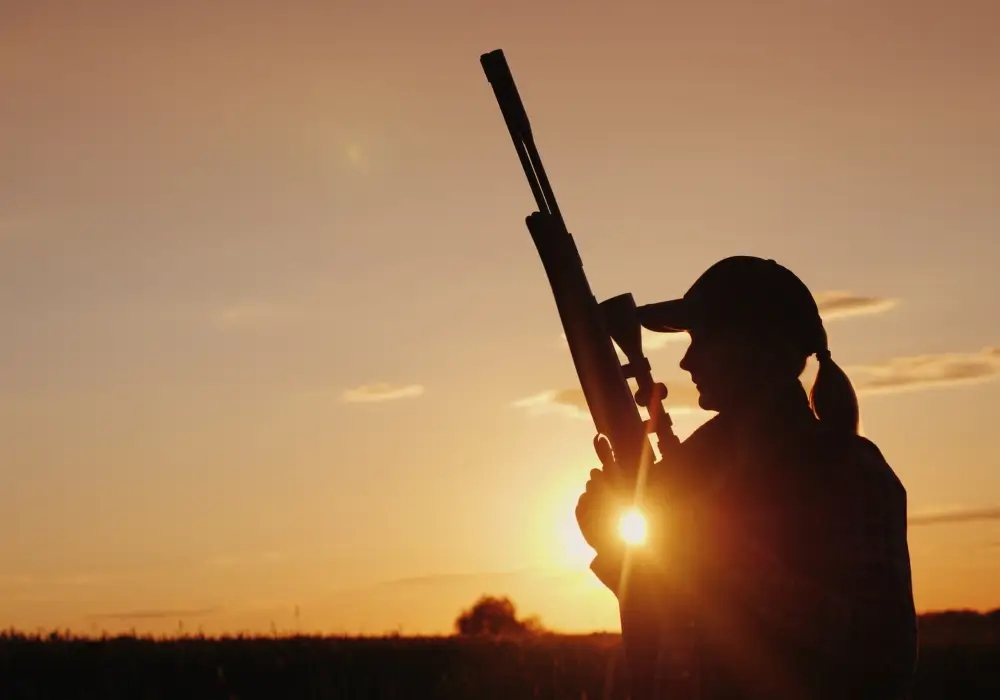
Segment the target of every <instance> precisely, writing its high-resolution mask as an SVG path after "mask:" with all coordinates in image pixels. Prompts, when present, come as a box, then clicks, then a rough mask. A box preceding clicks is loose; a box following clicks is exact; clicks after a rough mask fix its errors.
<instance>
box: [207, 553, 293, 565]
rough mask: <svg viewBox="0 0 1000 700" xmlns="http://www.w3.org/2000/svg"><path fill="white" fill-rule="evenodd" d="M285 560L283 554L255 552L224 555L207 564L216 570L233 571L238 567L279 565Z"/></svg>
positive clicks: (210, 560) (212, 559)
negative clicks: (232, 569)
mask: <svg viewBox="0 0 1000 700" xmlns="http://www.w3.org/2000/svg"><path fill="white" fill-rule="evenodd" d="M284 559H285V554H284V553H283V552H255V553H252V554H223V555H219V556H216V557H213V558H211V559H209V560H208V561H206V562H205V566H207V567H209V568H214V569H231V568H233V567H237V566H254V565H269V564H277V563H279V562H281V561H283V560H284Z"/></svg>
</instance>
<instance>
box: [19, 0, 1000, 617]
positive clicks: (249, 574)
mask: <svg viewBox="0 0 1000 700" xmlns="http://www.w3.org/2000/svg"><path fill="white" fill-rule="evenodd" d="M137 7H138V6H137V5H136V4H135V3H131V2H124V0H122V1H120V2H95V3H87V4H86V7H84V6H83V5H79V6H78V7H77V6H72V7H71V6H69V5H68V4H66V3H54V2H46V1H44V0H42V1H39V0H35V1H33V2H30V3H29V2H7V3H3V5H2V6H0V90H2V94H3V95H4V100H3V102H2V103H0V153H2V158H0V319H2V323H3V324H4V328H3V334H2V338H3V342H2V343H0V444H2V445H3V451H2V462H0V529H2V531H3V532H5V533H7V536H6V537H4V538H3V539H2V540H0V626H9V625H14V626H18V627H22V628H27V629H35V628H37V627H54V626H59V627H63V628H65V627H69V628H71V629H75V630H78V631H82V632H87V631H97V630H101V629H107V630H109V631H115V630H120V629H128V628H132V627H134V628H136V629H138V630H143V631H154V632H162V631H175V630H177V629H178V627H179V622H180V623H181V624H183V625H184V628H185V629H188V630H194V629H196V628H198V627H202V628H203V629H204V630H205V631H206V632H219V631H234V630H238V629H251V630H258V631H266V630H268V629H270V626H271V624H272V622H273V623H274V624H275V625H276V626H277V627H278V628H279V629H292V628H293V627H295V626H299V627H300V628H301V629H307V630H315V631H319V630H323V631H338V632H369V633H371V632H380V631H385V630H392V629H402V630H403V631H404V632H411V633H415V632H439V631H445V630H447V629H449V627H450V624H451V621H452V620H453V619H454V617H455V615H456V614H457V613H458V612H459V610H460V609H461V608H462V607H464V606H466V605H468V604H469V603H471V602H472V600H473V599H474V598H475V597H476V596H477V595H478V594H480V593H484V592H485V593H498V594H510V595H511V596H512V597H513V598H514V600H515V602H517V603H518V605H519V607H520V608H521V610H522V611H523V612H524V613H537V614H539V615H540V616H541V617H542V619H543V622H545V623H547V624H549V625H551V626H553V627H557V628H559V629H565V630H584V629H595V628H612V629H613V628H615V627H616V626H617V614H616V609H615V606H614V602H613V600H612V599H611V598H610V594H608V593H607V592H606V591H604V590H602V589H601V587H600V585H599V584H597V582H596V581H595V580H594V579H593V576H592V575H590V574H589V572H587V570H586V563H587V557H586V553H585V552H583V551H581V550H580V548H579V542H578V537H577V536H576V535H575V531H574V529H573V523H572V507H573V504H574V503H575V499H576V496H577V494H578V492H579V490H580V489H581V488H582V487H583V484H584V482H585V480H586V476H587V471H588V470H589V469H590V468H591V467H592V466H593V464H594V459H593V456H592V451H591V447H590V438H591V430H592V427H591V426H590V425H589V424H588V422H587V420H586V417H585V416H581V415H580V414H579V411H578V410H577V409H576V408H575V406H574V405H573V400H572V398H573V397H572V395H571V394H572V392H569V393H566V392H563V393H559V392H561V390H564V389H573V388H574V387H575V383H576V379H575V375H574V373H573V368H572V364H571V362H570V359H569V356H568V353H567V351H566V348H565V345H564V343H563V341H561V340H560V335H559V333H560V328H559V324H558V318H557V316H556V313H555V308H554V305H553V303H552V300H551V296H550V291H549V289H548V284H547V281H546V279H545V276H544V272H543V271H542V269H541V265H540V263H539V261H538V259H537V254H536V252H535V250H534V247H533V245H532V243H531V241H530V238H529V237H528V234H527V231H526V230H525V229H524V226H523V218H524V216H525V215H526V214H528V213H529V212H530V211H531V210H532V208H533V203H532V201H531V197H530V192H529V191H528V188H527V185H526V183H525V182H524V178H523V175H522V173H521V172H520V168H519V165H518V162H517V159H516V157H515V155H514V152H513V149H512V148H511V145H510V141H509V138H508V136H507V133H506V130H505V127H504V125H503V122H502V120H501V118H500V114H499V110H498V108H497V106H496V102H495V100H494V98H493V94H492V92H491V91H490V89H489V86H488V84H487V82H486V80H485V78H484V77H483V75H482V72H481V69H480V66H479V63H478V58H479V55H480V53H483V52H485V51H489V50H491V49H494V48H498V47H501V48H503V49H504V50H505V51H506V53H507V55H508V59H509V61H510V63H511V66H512V68H513V71H514V74H515V77H516V79H517V81H518V85H519V87H520V89H521V93H522V96H523V98H524V100H525V102H526V104H527V107H528V110H529V114H530V115H531V118H532V122H533V125H534V127H535V133H536V137H537V139H538V144H539V148H540V150H541V152H542V156H543V158H544V161H545V164H546V167H547V169H548V171H549V175H550V177H551V178H552V180H553V185H554V187H555V189H556V193H557V195H558V197H559V201H560V204H561V206H562V208H563V211H564V213H565V216H566V219H567V222H568V224H569V226H570V227H571V229H572V230H573V231H574V233H575V234H576V237H577V241H578V244H579V246H580V248H581V252H582V254H583V256H584V260H585V262H586V265H587V269H588V272H589V274H590V277H591V283H592V286H593V288H594V290H595V292H596V293H597V294H598V296H600V297H607V296H612V295H614V294H618V293H621V292H624V291H631V292H633V293H634V294H635V296H636V298H637V300H638V301H640V302H641V303H642V302H647V301H653V300H658V299H662V298H666V297H668V296H674V295H677V294H679V293H681V292H683V290H684V289H685V288H686V287H687V286H688V284H689V283H690V282H691V281H693V279H694V278H695V277H696V276H697V274H699V273H700V272H701V271H702V270H703V269H704V268H705V267H707V266H708V265H709V264H710V263H711V262H713V261H714V260H717V259H718V258H721V257H723V256H726V255H732V254H738V253H750V254H756V255H762V256H770V257H775V258H777V259H778V260H779V261H781V262H783V263H784V264H786V265H788V266H789V267H791V268H792V269H794V270H795V271H796V272H798V273H799V274H800V275H801V276H802V277H803V279H805V280H806V282H807V283H808V284H809V285H810V286H811V287H812V288H813V289H814V290H815V291H816V292H817V294H821V298H822V299H823V300H824V308H825V310H826V313H827V317H828V320H829V331H830V336H831V346H832V350H833V354H834V357H835V358H836V359H837V360H838V362H840V363H841V364H842V365H843V366H845V367H846V368H848V370H849V372H850V374H851V376H852V377H853V378H854V380H855V382H856V384H857V385H858V387H859V390H860V391H861V392H862V395H863V398H862V419H863V423H864V430H865V432H866V434H867V435H868V436H870V437H872V438H873V439H874V440H875V441H876V442H877V443H878V444H879V445H880V446H881V447H882V448H883V451H884V452H885V454H886V455H887V457H888V459H889V460H890V462H891V463H892V465H893V466H894V468H895V469H896V470H897V473H898V474H899V475H900V477H901V478H902V479H903V481H904V483H905V485H906V487H907V489H908V491H909V494H910V508H911V513H912V515H913V516H914V522H913V527H912V529H911V533H910V545H911V553H912V557H913V569H914V586H915V592H916V596H917V602H918V605H919V607H920V608H921V609H929V608H945V607H974V608H990V607H997V606H1000V585H998V581H1000V563H998V562H1000V556H997V552H998V551H1000V549H998V547H1000V510H998V508H1000V470H998V469H997V466H998V464H1000V443H998V442H997V441H996V439H995V434H996V428H995V419H994V418H995V416H996V415H997V414H998V409H1000V382H996V381H994V380H995V379H996V377H997V375H998V374H1000V351H998V350H997V349H996V348H997V347H998V346H1000V335H998V332H1000V307H998V306H997V303H996V300H997V299H998V298H1000V277H998V275H997V274H996V270H997V268H998V260H1000V236H998V235H997V230H998V227H1000V185H998V182H1000V177H998V175H1000V173H998V165H997V164H998V163H1000V126H998V125H1000V97H998V93H997V91H996V85H998V84H1000V48H998V47H997V44H996V41H995V37H994V27H995V26H996V21H997V19H998V17H997V16H996V15H997V10H996V9H995V8H994V5H993V4H992V3H990V2H986V1H983V2H971V1H969V2H966V1H963V0H953V1H951V2H947V3H945V2H941V3H929V2H905V3H904V2H872V1H870V0H869V1H866V2H861V1H860V0H857V1H855V2H839V3H828V2H795V3H792V2H760V3H742V2H736V1H735V0H731V1H730V2H704V3H699V4H698V7H697V9H690V8H688V9H675V8H673V7H671V4H670V3H659V2H649V3H634V2H618V3H612V4H608V3H596V2H576V3H573V4H572V5H570V4H566V5H565V6H560V5H558V4H555V3H543V2H534V1H532V2H528V1H527V0H524V1H521V2H508V3H503V4H502V5H501V4H499V3H497V4H493V3H489V4H487V3H469V2H459V0H428V1H427V2H422V3H404V2H396V3H387V2H365V3H361V2H353V1H343V0H339V1H338V2H334V3H312V2H305V1H304V0H302V1H299V0H289V1H288V2H284V3H282V4H281V6H280V8H279V7H278V6H277V5H276V4H274V3H264V2H246V1H244V2H239V3H237V2H235V1H234V0H224V1H221V2H211V3H204V2H192V1H184V2H175V3H160V4H156V5H153V4H149V3H143V4H142V9H141V10H140V9H137ZM838 294H839V295H838ZM660 345H661V347H656V348H653V349H651V350H650V357H651V360H652V362H653V363H654V367H655V368H656V370H657V372H658V374H659V375H660V377H661V378H662V379H664V380H666V381H667V382H668V383H669V384H670V386H671V387H672V389H673V390H674V391H675V394H676V396H677V400H675V401H674V402H673V404H674V406H673V407H674V409H675V411H676V416H677V417H676V420H677V423H678V430H679V432H680V433H681V434H682V435H687V434H688V433H690V431H691V430H693V429H694V428H695V427H696V426H697V425H698V424H699V423H700V422H702V421H703V420H705V418H706V416H705V415H704V414H702V413H700V412H697V411H692V410H690V408H689V399H690V396H691V392H690V387H689V385H688V384H687V381H686V375H684V374H683V373H682V372H680V370H679V369H678V368H677V361H678V359H679V358H680V356H681V354H682V353H683V350H684V341H683V339H681V340H679V341H675V342H665V343H660ZM383 385H384V386H383ZM363 399H367V400H363ZM372 399H378V400H372ZM941 513H944V514H946V515H947V517H942V518H928V517H926V516H928V515H933V514H941ZM296 606H298V608H299V615H298V617H296V615H295V609H296Z"/></svg>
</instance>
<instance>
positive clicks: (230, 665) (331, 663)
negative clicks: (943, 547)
mask: <svg viewBox="0 0 1000 700" xmlns="http://www.w3.org/2000/svg"><path fill="white" fill-rule="evenodd" d="M971 615H973V616H974V617H975V618H976V619H977V620H980V621H983V620H985V621H987V622H990V623H991V624H989V625H988V626H987V625H985V624H977V625H975V626H973V627H970V626H968V625H967V624H966V623H967V622H968V620H965V619H961V618H959V617H954V616H953V617H952V618H947V619H946V618H941V619H939V620H936V621H932V622H933V623H934V624H926V625H924V628H926V629H925V631H924V632H923V636H924V639H923V642H922V645H921V660H920V665H919V669H918V682H917V692H916V694H915V696H914V700H960V699H962V698H976V699H977V700H978V699H979V698H983V699H986V698H993V699H994V700H995V699H996V698H1000V636H997V634H996V622H997V615H996V613H994V614H993V617H992V619H990V618H988V617H987V616H980V615H974V614H971ZM969 619H971V618H969ZM924 628H922V629H924ZM616 669H620V650H619V639H618V637H617V636H615V635H590V636H561V635H540V636H536V637H533V638H529V639H522V640H490V639H468V638H460V637H439V638H403V637H385V638H330V637H276V638H269V637H234V638H221V639H208V638H198V637H187V638H178V639H164V640H156V639H151V638H148V639H147V638H141V637H140V638H136V637H115V638H107V639H86V638H72V637H69V636H59V635H50V636H48V637H44V638H41V637H26V636H22V635H17V634H7V635H4V636H2V637H0V698H4V699H10V700H20V699H21V698H60V699H62V700H65V699H68V698H108V699H117V698H143V699H147V698H148V699H149V700H153V699H159V698H186V699H190V700H199V699H202V698H204V699H206V700H208V699H212V700H215V699H219V700H229V699H241V700H242V699H246V700H249V699H251V698H289V699H291V698H428V699H431V698H437V699H442V700H443V699H446V698H447V699H452V698H456V699H457V698H477V699H481V700H486V699H489V698H553V699H556V698H573V699H574V700H579V699H581V698H591V699H592V698H602V697H605V695H604V691H605V681H606V679H607V676H608V673H609V671H610V672H612V673H616ZM616 675H617V674H616ZM612 697H618V698H620V697H623V694H622V693H621V692H616V693H613V694H612Z"/></svg>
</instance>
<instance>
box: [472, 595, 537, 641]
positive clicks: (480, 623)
mask: <svg viewBox="0 0 1000 700" xmlns="http://www.w3.org/2000/svg"><path fill="white" fill-rule="evenodd" d="M455 631H456V632H457V633H458V634H459V635H460V636H463V637H475V636H492V637H525V636H529V635H533V634H538V633H540V632H541V631H542V626H541V624H540V623H539V621H538V619H537V618H533V617H532V618H527V619H524V620H519V619H517V610H516V609H515V607H514V603H513V602H512V601H511V600H510V598H508V597H506V596H504V597H496V596H489V595H484V596H481V597H480V598H479V600H477V601H476V603H475V604H474V605H473V606H472V607H471V608H469V609H468V610H465V611H463V612H462V614H461V615H459V616H458V619H456V620H455Z"/></svg>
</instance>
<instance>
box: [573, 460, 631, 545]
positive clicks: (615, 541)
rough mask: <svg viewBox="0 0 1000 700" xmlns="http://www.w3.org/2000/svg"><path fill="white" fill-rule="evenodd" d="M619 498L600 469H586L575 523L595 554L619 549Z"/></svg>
mask: <svg viewBox="0 0 1000 700" xmlns="http://www.w3.org/2000/svg"><path fill="white" fill-rule="evenodd" d="M622 505H623V499H622V498H621V496H620V495H619V494H618V493H617V491H616V489H615V487H614V485H613V484H612V482H611V478H610V477H609V476H608V475H607V474H606V473H605V472H604V471H603V470H601V469H592V470H591V471H590V480H589V481H588V482H587V487H586V490H585V491H584V492H583V494H582V495H581V496H580V499H579V500H578V501H577V504H576V522H577V524H578V525H579V526H580V533H581V534H582V535H583V539H584V540H586V541H587V544H589V545H590V546H591V547H593V548H594V550H595V551H596V552H597V553H598V554H605V553H611V552H613V551H615V550H618V549H621V548H622V546H623V542H622V541H621V539H620V538H618V537H617V536H616V528H617V524H618V519H619V517H620V516H621V509H622Z"/></svg>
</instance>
